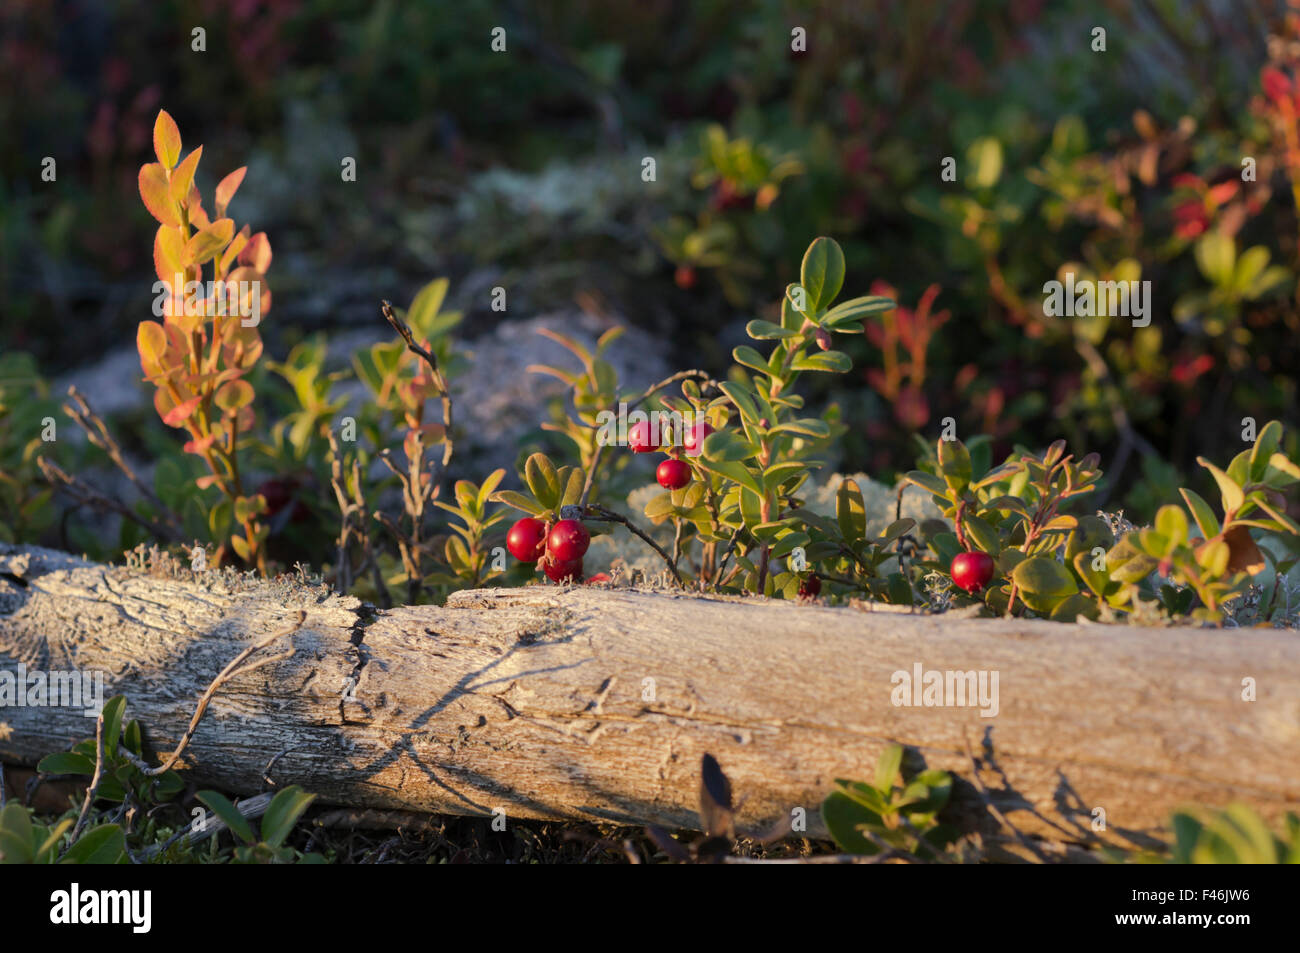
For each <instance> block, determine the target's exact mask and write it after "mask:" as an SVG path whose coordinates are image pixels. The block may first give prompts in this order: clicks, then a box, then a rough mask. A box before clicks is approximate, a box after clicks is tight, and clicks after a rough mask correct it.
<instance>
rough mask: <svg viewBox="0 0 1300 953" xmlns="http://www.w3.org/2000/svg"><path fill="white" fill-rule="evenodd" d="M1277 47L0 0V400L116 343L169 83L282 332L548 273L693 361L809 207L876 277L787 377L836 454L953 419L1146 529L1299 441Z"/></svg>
mask: <svg viewBox="0 0 1300 953" xmlns="http://www.w3.org/2000/svg"><path fill="white" fill-rule="evenodd" d="M195 27H203V29H204V30H205V31H206V36H205V41H206V49H205V50H204V51H203V52H196V51H194V50H193V49H192V30H193V29H194V28H195ZM496 27H502V28H504V29H505V31H506V50H505V52H493V51H492V50H491V48H490V42H491V33H492V30H493V29H494V28H496ZM797 27H802V28H803V29H804V30H806V37H807V38H806V46H807V48H806V51H802V52H800V51H793V50H792V49H791V31H792V30H794V29H795V28H797ZM1098 27H1100V28H1102V29H1104V31H1105V33H1104V43H1105V49H1104V51H1102V50H1097V49H1095V48H1094V47H1095V46H1096V45H1097V34H1096V33H1095V29H1096V28H1098ZM1298 48H1300V17H1297V14H1296V11H1294V10H1293V9H1291V8H1290V7H1288V6H1287V5H1286V4H1285V3H1283V2H1281V0H1277V2H1252V0H1136V2H1130V0H1103V2H1097V0H1090V2H1084V0H1055V2H1052V3H1047V2H1043V0H947V2H933V3H931V2H916V0H893V2H891V0H878V2H872V3H849V2H839V0H808V2H797V0H757V2H734V0H689V2H687V0H644V2H639V3H635V4H611V3H598V2H590V0H548V2H533V3H526V4H525V3H510V2H488V0H460V2H457V3H455V4H435V3H398V2H392V0H378V2H374V0H151V2H149V3H137V2H110V0H7V2H6V3H5V4H4V6H3V8H2V9H0V140H2V141H3V142H4V143H5V145H4V148H3V150H2V151H0V359H3V360H4V363H3V364H0V367H2V368H3V370H2V371H0V411H2V410H3V405H4V404H6V403H8V404H9V405H10V407H11V408H12V407H13V406H15V405H16V404H21V403H24V402H30V401H35V400H44V399H48V398H49V397H50V396H51V391H50V390H49V388H48V387H47V386H46V385H45V384H44V383H43V382H42V379H43V378H54V377H56V376H59V375H61V374H65V373H67V372H69V371H70V370H72V369H74V368H77V367H78V366H81V365H84V364H86V363H88V362H90V361H93V360H95V359H97V358H100V357H102V356H103V355H104V354H105V353H107V352H109V351H110V350H112V349H115V348H125V349H127V350H128V351H133V341H134V333H135V327H136V325H137V323H138V322H139V321H140V320H142V319H143V318H146V317H148V316H149V308H150V302H151V300H152V292H151V288H152V284H153V281H154V277H153V267H152V262H151V256H150V253H151V248H152V233H153V231H154V228H155V223H153V222H152V220H151V219H150V217H149V215H148V213H147V212H146V211H145V209H144V208H143V207H142V206H141V204H140V201H139V196H138V194H137V190H136V174H137V170H138V168H139V166H140V164H141V163H142V162H145V161H148V160H149V156H150V134H151V129H152V123H153V118H154V116H155V115H156V113H157V111H158V109H159V108H165V109H167V110H168V111H169V112H170V113H171V114H172V115H173V116H174V117H176V119H177V121H178V122H179V124H180V127H181V129H182V130H183V131H184V133H185V136H186V144H187V148H188V147H189V146H191V145H195V144H198V143H199V142H202V143H203V144H204V146H205V152H204V161H203V165H202V166H201V167H200V170H199V177H198V178H199V184H200V186H201V188H202V190H203V191H204V192H205V193H207V192H208V191H209V190H210V189H211V187H212V185H213V184H214V183H215V182H216V181H217V178H218V177H219V176H221V175H223V174H224V173H225V172H226V171H229V170H230V169H233V168H235V167H237V166H239V165H243V164H245V163H246V164H247V165H248V166H249V171H248V175H247V178H246V179H245V182H244V185H243V187H242V189H241V192H240V195H239V198H238V199H237V200H236V202H237V206H238V208H237V215H238V217H239V219H240V220H241V221H244V220H247V221H251V222H252V223H254V227H255V229H264V230H265V231H266V232H267V233H268V234H269V235H270V237H271V240H272V242H273V244H274V247H275V253H276V259H275V269H274V271H273V273H272V283H273V286H274V289H275V310H274V311H273V312H272V314H271V317H270V320H268V321H267V322H266V323H265V324H264V325H263V328H262V330H263V334H264V336H265V338H266V340H267V354H268V356H271V357H274V358H275V359H276V360H283V359H284V355H285V354H286V353H287V352H288V350H289V348H290V347H292V346H293V345H295V344H298V343H300V342H302V341H303V340H305V339H306V338H307V336H308V335H310V334H313V333H315V332H319V331H326V332H337V331H340V330H341V329H347V328H352V329H356V328H374V329H375V330H376V336H377V337H379V336H383V334H382V332H383V329H382V327H381V326H380V325H379V324H377V321H378V312H377V303H378V300H379V299H380V298H381V297H391V298H393V299H394V300H399V301H407V300H410V297H411V295H412V293H413V292H414V291H415V290H416V289H417V288H419V287H421V286H423V285H424V284H425V283H427V282H428V281H429V280H430V279H432V278H434V277H437V276H446V277H448V278H449V279H450V282H451V288H452V289H453V292H452V294H451V296H450V297H449V301H450V302H451V303H452V304H453V305H454V306H455V307H457V308H458V309H460V310H461V311H462V312H463V313H464V321H463V323H462V325H461V326H460V327H459V328H458V329H457V332H456V333H457V335H458V336H460V337H463V338H467V339H469V340H471V341H472V340H473V339H474V338H475V337H476V336H480V335H483V334H486V333H488V332H489V331H491V330H492V329H494V328H495V327H497V326H498V325H499V324H500V323H501V322H503V321H504V322H509V321H515V320H519V319H522V318H526V317H531V316H534V315H536V314H538V313H540V312H544V311H547V310H548V309H556V308H561V307H564V306H566V305H567V306H572V304H573V302H575V301H580V302H584V303H585V304H584V306H585V307H587V308H595V309H598V310H601V311H602V312H606V313H612V314H615V315H618V316H619V319H620V320H622V321H625V322H626V323H628V324H630V325H633V326H635V327H639V328H641V329H643V330H644V331H646V332H649V333H650V334H653V335H654V336H655V337H656V338H657V339H658V340H660V341H662V342H663V350H664V357H665V358H666V360H667V361H668V363H669V366H670V367H704V368H706V369H710V370H713V371H715V372H721V371H723V370H724V369H725V366H726V365H727V364H728V363H729V362H730V357H729V354H730V350H731V348H732V346H733V345H735V344H738V343H741V342H743V340H744V332H743V328H744V325H745V322H746V321H748V320H749V319H751V318H754V317H768V318H771V317H772V315H773V313H774V312H775V310H776V308H777V307H778V305H779V301H780V294H781V292H782V290H783V289H784V288H785V285H786V283H787V282H788V281H791V280H794V279H795V277H796V276H797V267H798V262H799V256H800V254H801V252H802V250H803V249H804V248H805V247H806V246H807V244H808V242H809V240H810V239H811V238H812V237H814V236H816V235H819V234H825V235H831V236H834V237H835V238H836V239H837V240H838V241H839V242H840V243H841V244H842V245H843V246H844V249H845V253H846V256H847V259H848V271H849V275H850V278H849V281H848V282H847V283H846V287H850V288H852V289H854V290H855V291H856V292H857V293H865V292H866V291H867V290H868V289H869V288H871V287H872V286H873V285H874V286H875V287H876V288H878V289H883V288H888V289H892V293H893V294H895V295H896V300H897V301H898V302H899V305H900V306H899V308H898V309H897V310H895V311H893V312H890V313H887V314H885V315H882V316H879V317H878V318H877V319H874V324H873V325H872V327H870V328H869V329H868V330H869V333H868V334H867V335H866V336H865V337H863V338H854V339H852V340H851V341H849V342H847V343H845V342H837V346H841V345H843V346H845V349H846V350H848V351H849V352H850V353H851V355H852V356H853V358H854V363H855V368H854V371H853V372H852V374H850V375H848V376H847V377H846V378H845V379H843V380H837V381H835V382H833V386H834V388H835V390H833V391H832V390H827V391H823V392H822V393H820V394H818V395H816V399H817V400H819V401H820V402H822V403H825V402H827V401H834V402H837V403H838V404H839V406H840V412H841V415H842V419H843V421H844V422H845V423H846V424H847V425H848V426H849V433H848V436H847V437H846V441H845V444H844V448H843V459H842V460H840V461H837V463H838V464H839V466H840V468H841V469H842V470H843V472H854V471H859V470H863V471H866V472H869V473H871V474H873V475H875V476H877V477H878V478H880V479H883V480H886V481H889V480H891V479H892V477H893V474H894V473H895V472H896V471H898V470H905V469H908V468H909V467H910V466H911V465H912V463H913V460H914V458H915V456H916V454H917V445H916V442H915V439H914V435H915V434H921V435H923V436H924V437H925V439H926V442H927V443H931V442H932V441H933V440H934V438H935V437H937V435H938V433H939V430H940V428H941V421H942V420H943V418H946V417H952V418H954V419H955V421H956V424H957V433H958V435H959V436H961V437H962V438H963V439H967V438H969V436H971V435H974V434H978V433H987V434H990V435H992V436H993V438H994V440H995V444H994V447H995V450H994V455H995V457H1000V456H1001V455H1003V454H1005V453H1006V452H1008V451H1009V450H1010V448H1011V446H1012V444H1013V443H1014V442H1022V443H1025V444H1026V445H1030V446H1039V447H1041V446H1044V445H1046V444H1047V443H1048V442H1049V441H1051V440H1053V439H1056V438H1058V437H1065V438H1067V439H1068V440H1069V441H1070V444H1071V448H1072V449H1073V450H1074V451H1075V452H1076V453H1079V454H1082V453H1085V452H1088V451H1097V452H1100V453H1101V454H1102V459H1103V465H1104V466H1106V467H1107V468H1108V472H1107V480H1108V483H1107V489H1106V494H1107V496H1109V498H1110V502H1109V503H1108V506H1110V507H1111V508H1116V507H1118V506H1124V507H1127V508H1128V510H1129V512H1130V514H1131V515H1132V516H1133V517H1134V518H1135V519H1144V518H1149V517H1150V515H1151V514H1152V513H1153V512H1154V510H1155V508H1156V506H1157V505H1158V504H1159V503H1160V502H1167V501H1169V500H1173V499H1176V487H1177V486H1179V485H1180V484H1182V483H1186V484H1187V485H1192V486H1196V487H1198V488H1201V481H1203V480H1208V478H1206V477H1203V476H1202V475H1201V474H1200V473H1198V472H1194V471H1198V469H1199V468H1197V467H1196V466H1195V458H1196V457H1197V456H1198V455H1202V454H1203V455H1206V456H1208V457H1210V458H1211V459H1215V460H1220V461H1222V460H1226V459H1230V458H1231V457H1232V456H1233V455H1235V453H1236V452H1237V451H1238V450H1239V449H1241V446H1239V445H1238V444H1237V441H1238V440H1240V431H1241V421H1242V418H1244V417H1253V418H1254V419H1255V420H1256V421H1258V423H1259V424H1260V425H1262V424H1263V422H1264V421H1266V420H1269V419H1272V418H1280V419H1282V420H1283V421H1284V422H1285V423H1286V424H1288V425H1289V426H1288V431H1289V432H1290V433H1292V434H1294V433H1295V431H1296V426H1295V425H1296V424H1297V420H1296V376H1297V363H1298V362H1297V348H1296V334H1297V323H1298V322H1297V310H1296V294H1297V291H1296V282H1295V274H1296V268H1297V266H1298V264H1300V261H1298V259H1297V256H1298V255H1300V248H1298V247H1297V229H1298V227H1300V226H1298V222H1297V215H1296V204H1295V200H1294V196H1295V195H1296V193H1297V190H1300V142H1298V141H1297V127H1296V116H1297V111H1298V109H1300V107H1298V106H1297V92H1296V89H1295V83H1294V77H1295V73H1294V72H1293V64H1294V63H1295V62H1296V61H1297V59H1298V58H1297V49H1298ZM47 156H50V157H54V158H55V160H56V162H57V170H58V172H57V180H56V181H55V182H44V181H42V179H41V169H42V161H43V159H44V158H45V157H47ZM646 156H652V157H654V158H655V160H656V172H657V175H656V180H655V181H654V182H645V181H643V180H642V175H641V172H642V159H643V158H644V157H646ZM344 157H353V158H355V160H356V168H357V175H356V181H355V182H346V181H343V180H342V177H341V175H340V163H341V160H342V159H343V158H344ZM945 157H952V158H954V159H955V160H956V162H955V170H956V176H955V181H944V180H943V179H942V178H941V175H940V173H941V170H942V168H943V162H944V159H945ZM1246 159H1248V160H1250V161H1249V162H1243V160H1246ZM1247 167H1248V168H1249V170H1250V171H1251V172H1252V173H1253V175H1247V176H1246V177H1243V169H1244V168H1247ZM1066 271H1075V272H1076V273H1077V274H1079V275H1080V276H1085V275H1087V276H1098V277H1103V278H1105V277H1116V278H1118V277H1123V278H1140V279H1144V280H1150V281H1151V282H1152V302H1151V312H1150V314H1151V322H1150V325H1149V326H1147V327H1144V328H1134V327H1132V326H1131V322H1130V321H1128V320H1127V319H1119V318H1112V319H1110V320H1107V319H1105V318H1100V319H1069V318H1057V317H1051V316H1047V315H1045V314H1044V313H1043V306H1042V303H1043V290H1042V289H1043V284H1044V283H1045V282H1047V281H1050V280H1052V279H1055V278H1057V277H1058V276H1059V275H1062V274H1064V273H1065V272H1066ZM498 285H500V286H502V287H506V288H507V289H508V290H509V294H510V297H509V307H508V310H507V311H505V312H504V313H501V312H494V311H492V309H491V293H490V289H491V288H492V287H494V286H498ZM19 352H22V353H24V354H30V355H31V359H30V360H28V359H25V358H24V359H21V360H19V359H17V358H16V356H15V355H17V354H18V353H19ZM37 371H39V375H40V376H39V377H38V376H37ZM6 385H7V387H8V393H7V396H4V394H3V389H4V388H5V387H6ZM828 386H831V385H828ZM54 396H57V397H62V395H61V394H57V395H54ZM27 405H28V406H32V407H35V406H37V405H35V404H30V403H28V404H27ZM537 416H538V418H539V422H540V419H541V418H542V417H543V416H544V414H543V413H541V412H540V409H539V413H538V415H537ZM23 418H24V420H26V421H27V423H26V424H24V423H23V420H18V419H17V418H14V417H13V415H12V414H11V415H10V420H9V423H8V426H9V427H10V428H11V431H12V432H10V433H9V434H8V436H7V437H6V433H5V430H4V428H5V426H6V425H5V423H4V420H3V415H2V414H0V443H3V444H5V445H6V447H7V449H3V450H0V453H9V454H10V455H11V457H12V454H14V453H17V452H19V451H21V449H22V447H23V443H24V441H25V440H27V439H30V437H31V436H32V434H31V433H29V432H26V431H27V430H33V429H34V428H35V427H36V426H37V425H38V424H37V422H38V421H39V417H32V415H23ZM150 418H151V414H150V413H142V414H141V415H140V416H139V417H138V419H137V421H136V423H137V424H138V426H139V427H153V428H156V429H157V430H158V431H159V432H165V428H162V427H161V425H160V424H159V423H158V421H157V420H156V419H150ZM151 439H154V438H145V437H137V438H134V440H135V443H136V444H137V445H144V446H148V445H149V444H150V442H151ZM543 439H544V438H543V435H541V434H540V431H539V432H538V440H539V441H543ZM1292 439H1294V438H1292ZM154 442H155V443H156V439H154ZM1242 446H1244V445H1242ZM1288 450H1289V451H1290V452H1291V453H1292V455H1293V456H1294V453H1295V448H1294V447H1290V448H1288ZM28 462H30V461H28ZM20 466H21V463H20V462H19V461H16V460H13V459H10V460H9V461H8V463H7V464H6V465H0V474H4V473H8V474H9V475H10V477H11V478H12V475H13V473H15V472H16V470H17V469H18V468H19V467H20ZM462 475H465V476H470V477H472V478H474V479H481V478H482V477H483V476H484V475H485V473H480V474H462ZM1207 492H1208V490H1207ZM8 522H9V523H10V525H11V526H12V525H14V523H15V520H14V518H13V517H12V516H11V517H10V519H9V520H8Z"/></svg>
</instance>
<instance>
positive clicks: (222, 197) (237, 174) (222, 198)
mask: <svg viewBox="0 0 1300 953" xmlns="http://www.w3.org/2000/svg"><path fill="white" fill-rule="evenodd" d="M247 171H248V166H243V165H241V166H240V167H239V168H238V169H236V170H235V171H234V172H232V173H230V175H228V176H226V177H225V178H224V179H222V180H221V181H220V182H219V183H217V199H216V209H217V214H218V215H225V214H226V206H228V205H229V204H230V200H231V199H232V198H234V197H235V192H237V191H238V190H239V186H240V184H241V183H242V182H243V181H244V173H245V172H247Z"/></svg>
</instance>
